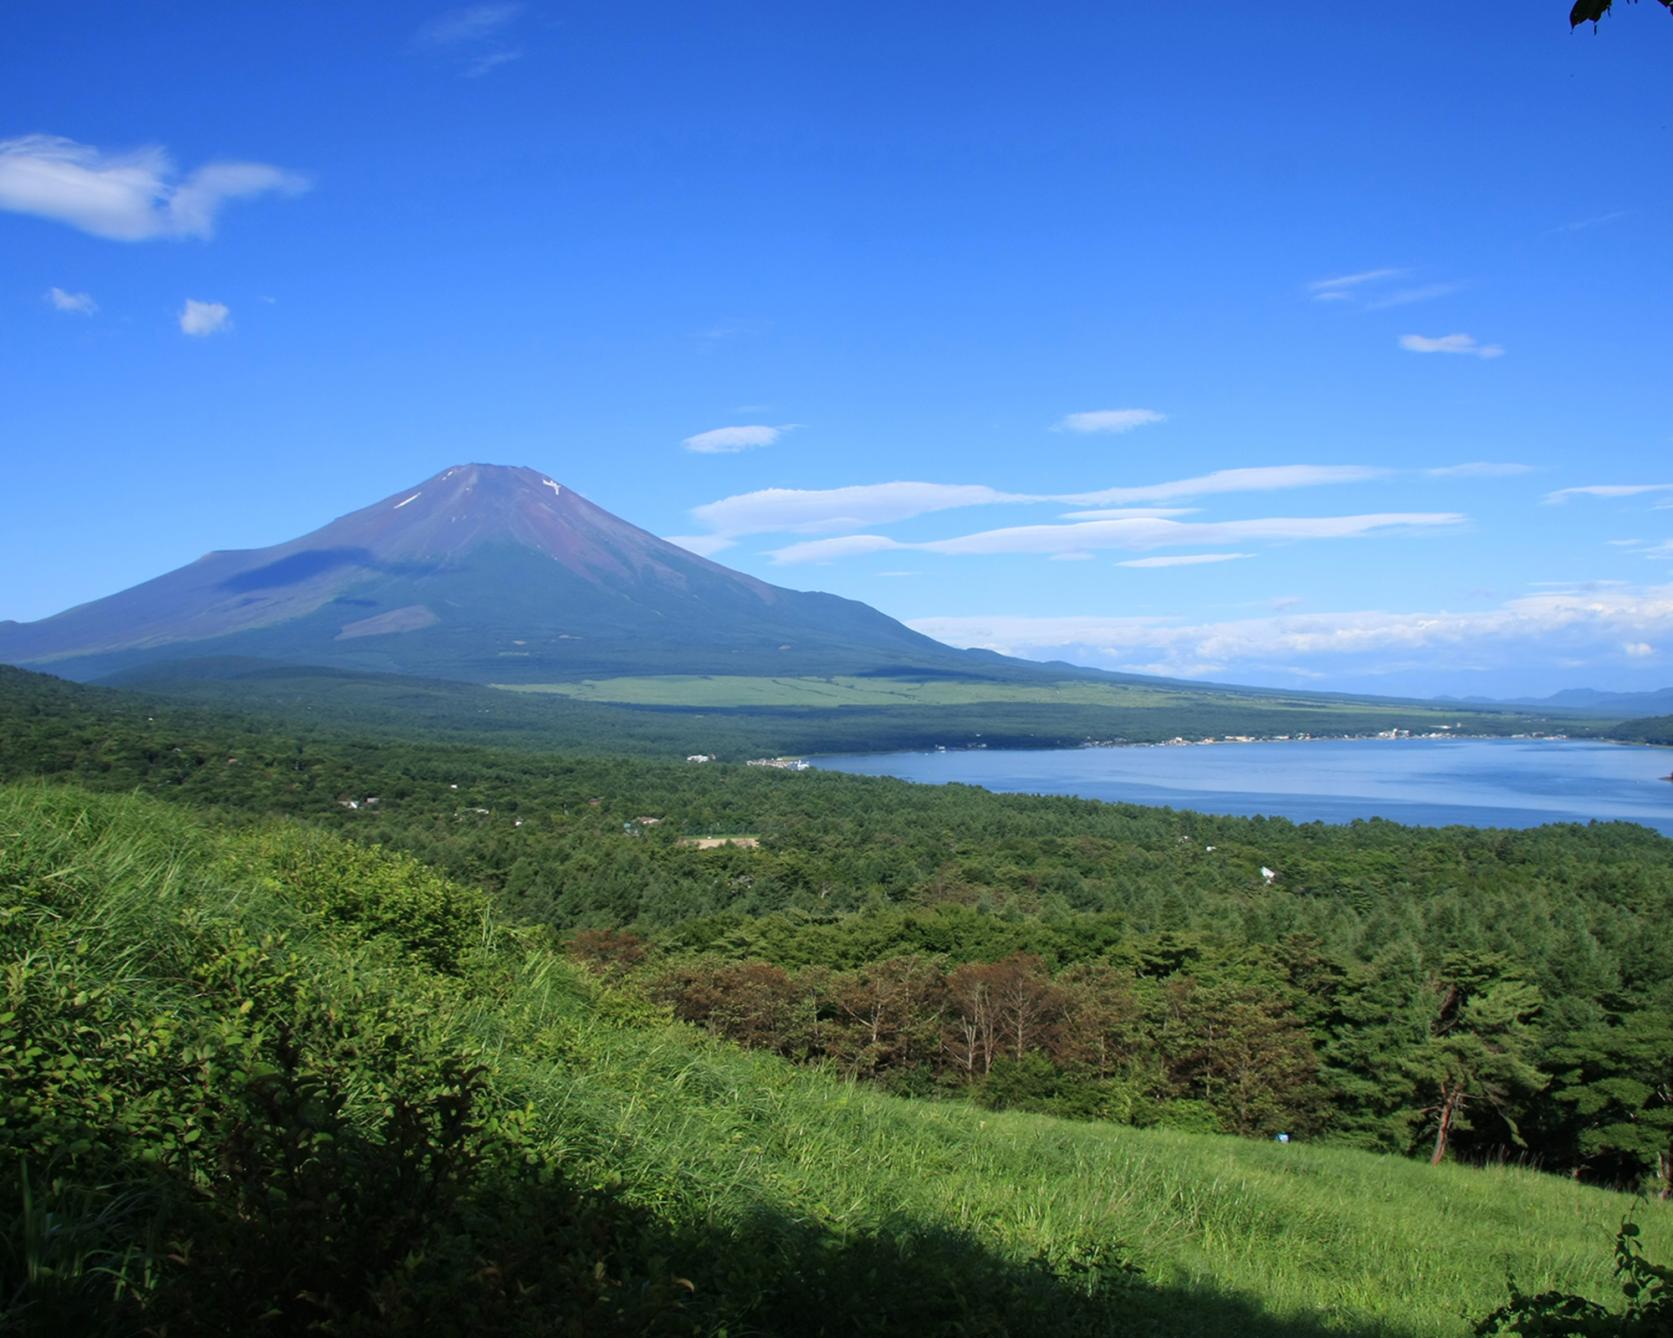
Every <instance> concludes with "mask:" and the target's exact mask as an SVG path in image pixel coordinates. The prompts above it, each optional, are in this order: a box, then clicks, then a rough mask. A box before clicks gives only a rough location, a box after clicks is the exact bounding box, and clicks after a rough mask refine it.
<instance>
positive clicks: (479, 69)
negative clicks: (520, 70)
mask: <svg viewBox="0 0 1673 1338" xmlns="http://www.w3.org/2000/svg"><path fill="white" fill-rule="evenodd" d="M522 59H523V53H522V51H521V50H520V49H514V50H510V51H485V52H483V53H482V55H480V56H475V57H473V58H472V59H470V60H468V61H466V62H465V68H464V69H463V70H461V71H460V73H461V74H463V75H464V76H465V78H467V79H480V78H481V77H482V76H483V75H485V74H491V73H492V72H493V71H495V70H497V69H499V67H500V66H502V65H509V64H511V62H512V61H514V60H522Z"/></svg>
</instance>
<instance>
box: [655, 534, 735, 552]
mask: <svg viewBox="0 0 1673 1338" xmlns="http://www.w3.org/2000/svg"><path fill="white" fill-rule="evenodd" d="M663 538H664V539H666V540H667V541H668V542H669V543H671V544H677V545H679V546H680V547H681V548H683V549H685V550H686V551H687V552H688V553H695V554H697V556H698V557H713V556H714V555H715V554H716V553H724V552H725V551H726V550H727V549H728V548H732V547H735V546H736V545H737V542H738V541H737V540H736V539H732V538H729V537H728V536H726V535H724V534H665V535H664V536H663Z"/></svg>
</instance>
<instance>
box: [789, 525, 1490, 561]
mask: <svg viewBox="0 0 1673 1338" xmlns="http://www.w3.org/2000/svg"><path fill="white" fill-rule="evenodd" d="M1463 520H1464V517H1463V516H1461V515H1458V514H1456V513H1452V512H1387V513H1380V514H1374V515H1361V516H1298V517H1288V516H1284V517H1271V518H1266V519H1260V520H1230V521H1213V522H1206V521H1205V522H1196V521H1179V520H1167V519H1163V518H1160V517H1135V518H1131V519H1127V520H1089V521H1080V522H1076V523H1074V524H1069V525H1015V526H1010V527H1008V528H1005V529H997V530H983V531H980V532H978V533H975V534H965V535H959V536H957V537H955V538H951V539H931V540H927V541H925V542H923V543H911V544H909V543H901V542H899V541H897V540H894V539H890V538H887V537H885V536H883V535H880V534H851V535H843V536H841V537H839V538H835V539H815V540H811V541H809V542H806V543H799V544H791V545H789V546H788V547H786V548H780V549H776V550H774V551H773V552H772V553H770V554H769V556H770V557H771V558H772V559H773V561H774V562H776V563H779V564H780V565H788V564H792V563H798V562H829V561H831V560H832V559H834V558H840V557H852V556H854V555H856V554H859V553H872V552H878V551H881V550H883V549H904V548H914V549H919V550H921V551H923V552H927V553H945V554H949V555H952V556H958V557H967V556H978V555H982V556H986V555H993V554H1002V553H1035V554H1040V555H1050V554H1054V553H1083V552H1093V551H1098V550H1103V549H1111V548H1116V549H1128V550H1137V551H1140V552H1143V551H1144V550H1146V549H1152V548H1183V547H1202V546H1205V545H1214V544H1228V543H1244V542H1248V541H1249V540H1252V539H1253V540H1265V541H1267V542H1285V541H1294V540H1306V539H1351V538H1358V537H1360V536H1362V535H1368V534H1375V533H1396V532H1404V531H1410V530H1415V529H1426V528H1432V527H1436V526H1445V525H1456V524H1460V523H1462V522H1463Z"/></svg>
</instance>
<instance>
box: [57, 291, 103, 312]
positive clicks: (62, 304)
mask: <svg viewBox="0 0 1673 1338" xmlns="http://www.w3.org/2000/svg"><path fill="white" fill-rule="evenodd" d="M46 300H47V301H48V302H50V303H52V305H53V306H54V307H55V308H57V309H58V310H59V311H68V312H70V313H72V314H73V315H76V316H91V315H93V314H94V313H96V312H97V311H98V310H99V304H98V303H97V302H95V301H94V300H93V294H91V293H66V292H65V291H64V290H63V289H62V288H48V289H47V290H46Z"/></svg>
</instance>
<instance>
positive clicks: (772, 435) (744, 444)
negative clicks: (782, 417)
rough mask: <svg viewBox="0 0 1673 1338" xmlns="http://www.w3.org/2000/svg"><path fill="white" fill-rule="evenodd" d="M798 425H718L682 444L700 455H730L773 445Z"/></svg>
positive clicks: (687, 439) (688, 438)
mask: <svg viewBox="0 0 1673 1338" xmlns="http://www.w3.org/2000/svg"><path fill="white" fill-rule="evenodd" d="M796 426H797V424H795V423H780V424H779V425H778V426H777V427H769V426H767V425H766V424H764V423H755V424H751V425H749V426H744V427H716V428H711V429H709V431H707V432H699V433H698V434H697V435H696V436H694V437H687V438H686V439H685V440H684V441H682V442H681V443H680V445H682V446H684V447H685V448H686V450H688V451H695V452H697V454H699V455H730V454H732V453H733V452H736V451H752V450H754V449H756V448H757V447H759V446H771V445H773V444H775V443H776V442H777V441H778V439H779V438H780V437H782V436H783V435H784V434H785V433H786V432H789V431H792V430H793V429H794V428H795V427H796Z"/></svg>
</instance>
